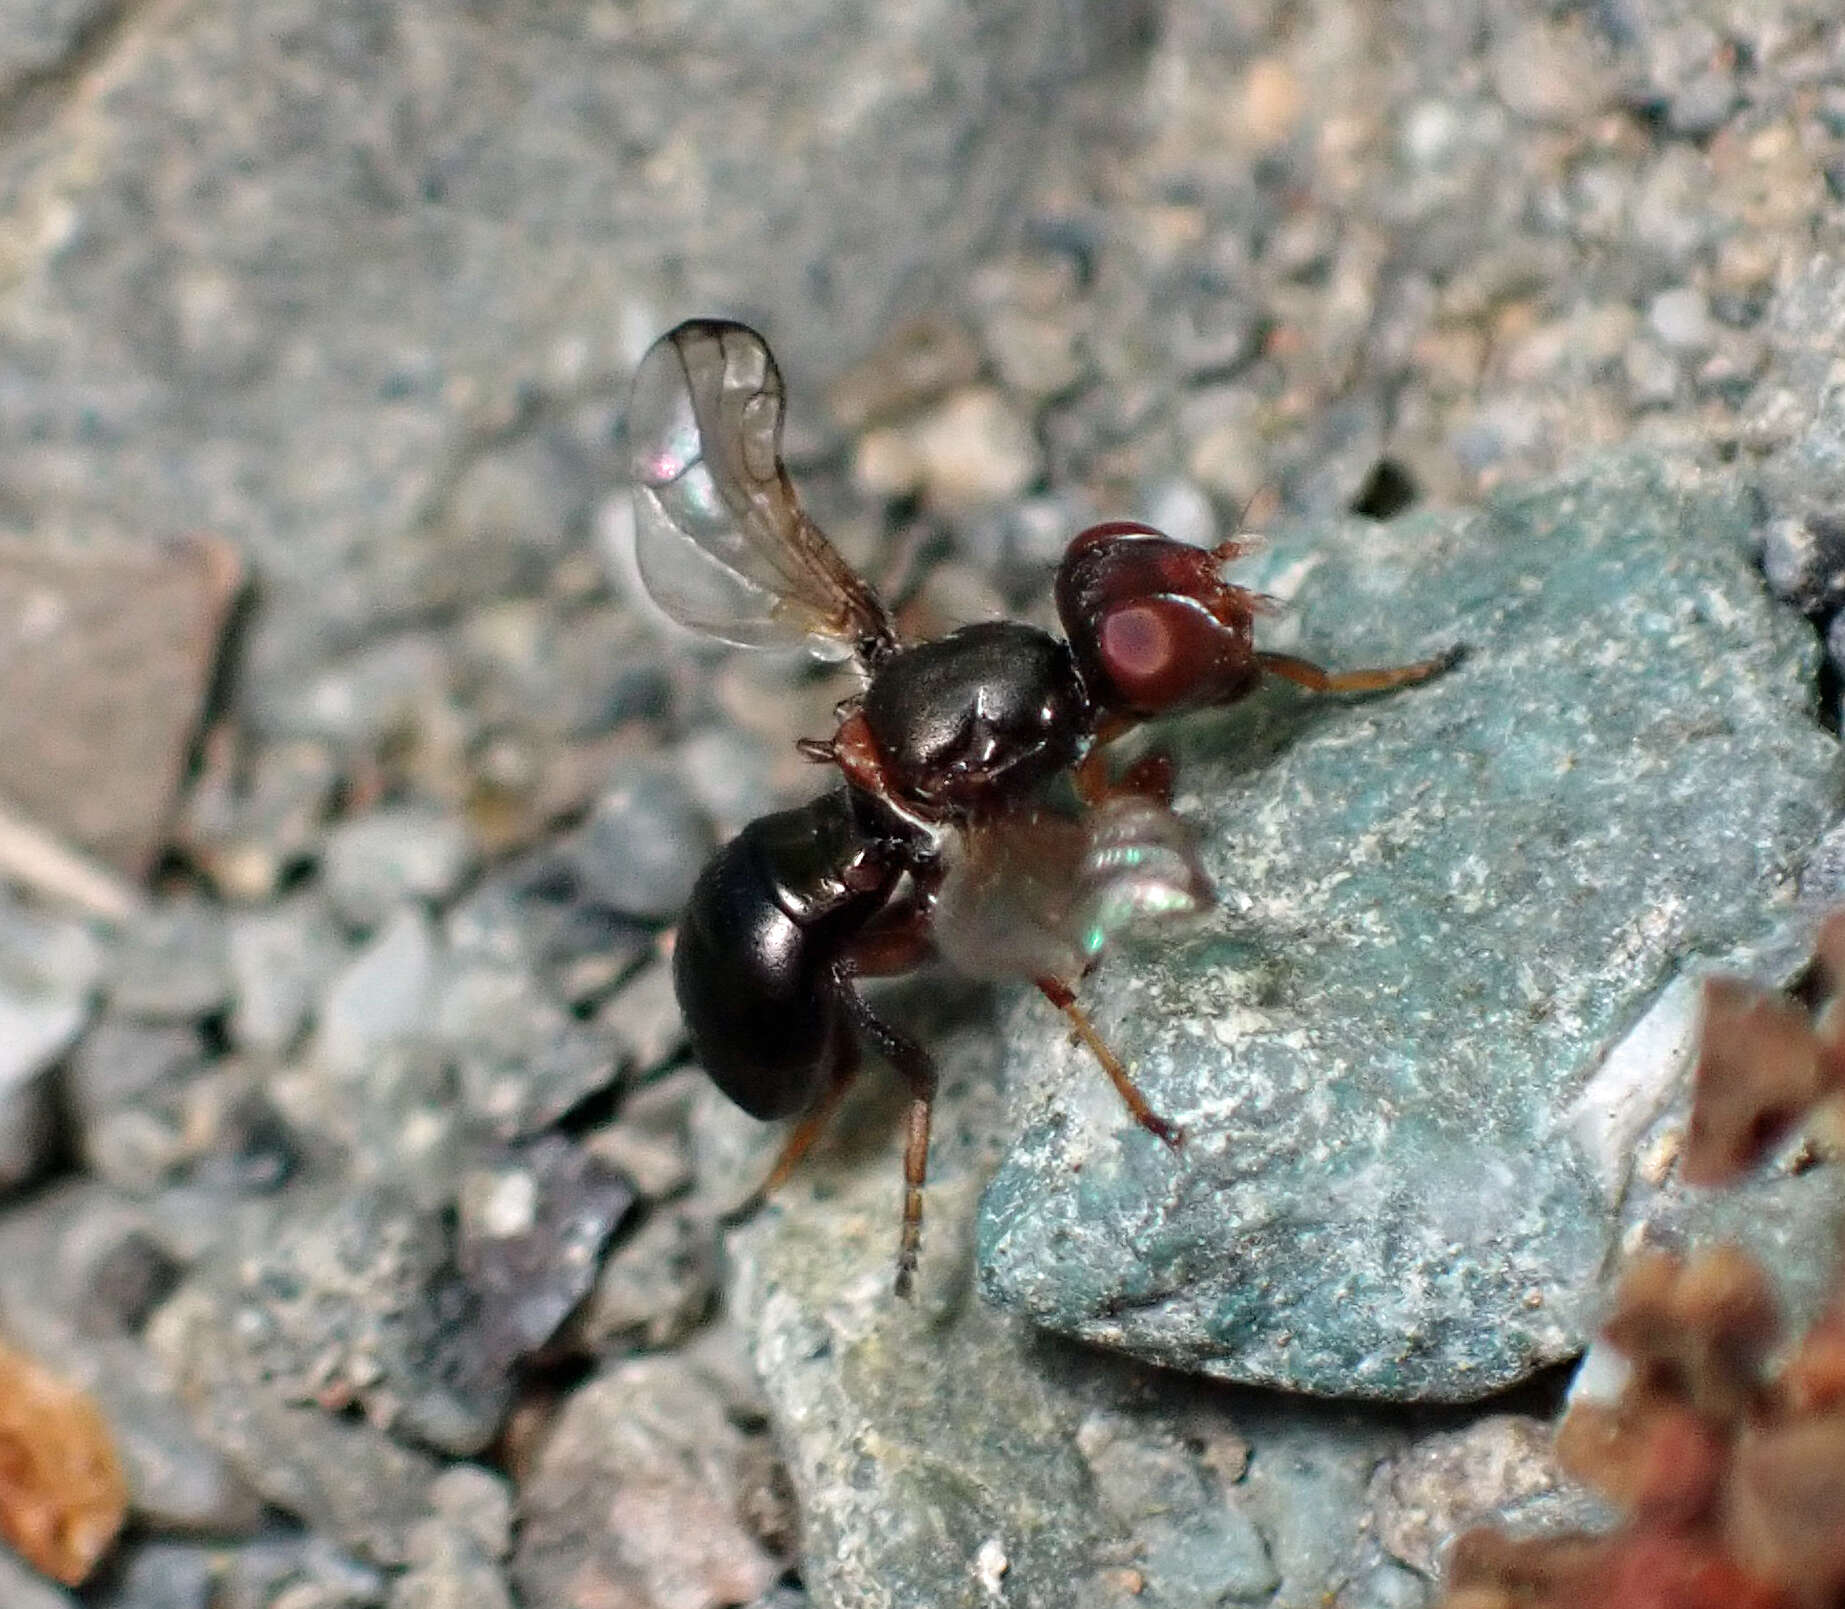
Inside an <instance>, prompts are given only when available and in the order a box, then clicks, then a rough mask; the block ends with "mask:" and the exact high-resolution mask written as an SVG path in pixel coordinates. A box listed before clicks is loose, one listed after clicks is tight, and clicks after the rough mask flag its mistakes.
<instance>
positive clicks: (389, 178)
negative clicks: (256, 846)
mask: <svg viewBox="0 0 1845 1609" xmlns="http://www.w3.org/2000/svg"><path fill="white" fill-rule="evenodd" d="M41 9H42V8H41ZM72 9H75V8H72ZM1103 9H1104V8H1099V7H1098V8H1093V10H1094V12H1095V13H1096V15H1095V16H1093V17H1092V16H1091V14H1090V10H1091V8H1081V7H1071V6H1069V5H1067V4H1065V3H1064V0H1034V3H1032V4H1030V5H1024V6H1019V7H1008V8H1005V9H1004V10H1001V11H995V12H992V13H991V14H988V13H986V12H980V13H975V12H971V11H969V10H968V9H967V8H966V7H964V6H961V5H958V4H951V3H948V0H927V3H925V4H917V5H913V6H908V7H905V8H903V9H902V10H901V11H900V12H891V11H890V10H889V8H887V7H884V6H881V5H875V4H870V3H867V0H848V3H844V4H841V3H839V0H802V3H800V4H798V5H790V6H786V7H783V8H780V9H778V10H777V11H776V12H775V14H774V15H773V17H767V16H765V15H764V14H763V13H762V11H761V9H760V8H759V7H758V6H756V5H754V4H750V3H738V0H726V3H724V4H719V5H699V6H687V5H684V4H670V5H665V6H661V7H657V8H655V7H647V8H642V9H640V10H627V9H623V10H619V11H616V12H606V13H605V12H601V11H599V10H596V9H595V8H589V7H582V6H566V7H564V8H562V9H561V10H558V11H557V12H555V13H554V14H550V15H547V16H544V17H538V16H520V17H512V16H507V17H503V18H501V19H499V21H498V22H496V24H495V25H494V26H493V27H492V28H490V29H487V30H485V31H483V30H482V29H481V28H479V27H478V26H477V25H476V23H475V22H474V21H473V20H472V19H470V18H469V17H467V16H464V15H463V14H461V13H458V12H456V11H454V10H453V9H452V8H450V7H446V6H442V5H433V4H429V3H427V0H390V3H388V4H385V5H382V6H380V7H378V8H377V9H376V10H373V11H368V12H367V13H366V15H365V16H364V17H363V18H362V19H356V20H355V19H351V18H342V17H337V16H334V15H331V14H329V13H328V12H327V11H326V10H325V8H324V7H322V6H320V5H318V4H316V3H313V0H261V3H260V4H259V5H258V6H257V7H256V9H255V10H251V9H249V8H248V7H247V6H245V5H242V4H225V3H221V0H214V3H212V4H209V5H207V6H205V7H203V8H202V9H200V10H198V11H190V12H187V13H186V14H184V15H183V16H182V15H178V14H175V15H174V16H171V17H163V18H160V19H156V20H155V21H154V22H153V23H152V24H150V25H149V26H148V27H147V28H144V29H143V28H136V29H130V30H124V33H125V37H124V39H123V40H122V41H121V44H120V48H119V49H118V50H117V52H116V53H115V54H114V55H113V56H112V57H111V59H110V62H109V72H108V83H107V92H106V93H97V94H94V95H83V96H74V97H70V98H69V99H68V100H67V101H66V102H65V103H64V104H63V106H62V108H61V115H60V116H59V117H58V118H57V119H55V120H54V121H52V122H50V123H49V124H48V126H47V127H46V129H45V130H44V137H43V139H42V140H38V139H35V140H32V141H28V142H24V143H25V144H26V145H27V146H28V147H29V149H28V150H26V151H24V152H22V153H20V154H19V155H17V156H15V157H14V158H13V161H12V164H11V165H10V166H11V171H0V183H3V184H5V186H6V188H7V189H8V193H9V194H12V195H15V196H18V197H19V198H20V199H19V200H18V202H17V205H18V206H19V208H20V209H22V215H25V216H29V217H31V218H33V219H37V220H40V222H39V223H36V224H33V225H31V226H29V227H28V229H27V232H26V235H24V236H22V240H24V239H27V238H29V239H30V241H31V242H32V244H31V245H30V246H29V247H25V248H22V252H23V254H22V256H21V258H20V260H19V261H18V262H17V264H16V266H15V272H14V275H13V278H12V281H11V283H10V287H9V291H8V295H7V297H6V298H5V305H4V307H0V324H3V325H4V334H3V335H0V339H3V340H4V342H5V344H6V347H7V350H8V354H9V360H10V361H9V387H8V394H7V400H6V407H7V418H8V422H9V426H10V429H9V435H10V436H11V438H12V439H13V440H14V442H15V444H16V446H17V449H18V450H17V453H16V456H15V460H14V473H13V476H12V478H11V480H10V482H9V486H10V503H9V507H8V510H7V511H6V516H5V523H6V524H8V525H17V526H18V527H19V528H20V529H22V530H30V531H32V532H33V534H34V536H35V538H41V539H42V538H45V537H48V536H51V535H56V534H62V533H63V531H65V530H66V529H71V530H75V531H79V532H83V533H85V534H89V533H96V532H100V533H108V534H114V533H122V534H124V535H127V534H136V535H139V534H141V533H145V532H149V531H152V532H156V533H177V532H181V531H185V530H188V529H192V528H195V527H201V526H202V527H207V528H210V529H212V530H214V531H217V532H219V533H221V534H222V535H223V536H225V537H226V538H228V539H229V540H230V541H231V542H232V543H234V544H235V545H236V546H237V548H238V549H239V550H240V551H242V552H244V553H245V554H247V555H248V556H249V558H250V559H251V561H252V564H253V567H254V568H255V569H256V570H257V571H258V572H260V574H261V577H262V581H263V592H264V602H263V604H262V605H261V606H260V608H259V610H258V615H257V619H256V621H255V622H254V626H253V634H252V638H251V655H250V659H249V662H248V664H247V667H246V668H247V670H248V673H249V675H250V677H251V678H252V680H251V683H250V688H251V704H252V707H253V708H255V709H257V710H259V711H262V712H264V713H268V712H269V711H270V709H271V708H272V707H273V706H274V705H279V704H281V703H283V702H285V701H286V700H287V699H288V698H289V697H290V695H291V694H292V692H293V690H294V688H295V687H296V686H298V685H299V681H300V677H301V674H302V672H303V671H304V670H311V669H312V667H314V666H315V665H317V664H319V663H320V662H321V661H322V660H323V658H324V656H325V654H326V653H327V651H328V650H329V649H330V648H333V649H337V648H341V647H351V646H355V645H356V644H357V643H359V642H360V641H362V640H363V639H364V638H365V636H366V635H367V634H368V633H370V632H371V631H374V630H376V629H377V628H379V627H380V626H381V625H386V624H390V623H394V622H398V621H402V620H406V619H417V618H423V617H427V616H428V615H430V614H431V613H433V612H436V611H442V610H446V609H453V608H455V607H457V606H465V605H466V604H468V603H471V602H475V601H480V600H484V599H493V598H497V597H499V596H502V595H504V594H505V593H506V592H507V591H510V590H514V589H516V588H517V586H518V585H519V584H520V583H521V581H523V580H525V579H526V578H528V577H529V575H530V574H531V572H532V571H533V569H534V568H538V567H542V566H543V565H544V564H545V563H546V562H547V561H548V560H549V559H550V558H552V557H553V556H554V551H555V543H556V539H557V537H556V533H557V532H558V531H559V530H560V529H562V530H564V531H566V532H574V531H577V530H579V529H581V528H582V527H584V526H585V525H586V524H587V520H588V516H589V510H588V508H587V507H586V506H585V502H586V497H585V493H584V491H583V489H584V488H591V487H595V486H597V485H598V484H601V485H606V484H607V483H608V482H609V480H611V479H612V478H613V475H612V472H613V470H614V467H615V464H614V460H615V454H614V453H613V451H611V450H610V448H609V443H608V442H606V441H604V442H603V443H601V444H600V445H601V447H602V450H603V456H602V457H601V458H599V459H594V460H592V461H591V462H589V463H587V464H585V465H584V466H582V471H581V472H580V473H578V474H577V475H576V476H575V478H574V480H573V481H572V482H571V483H570V484H569V485H568V486H567V487H565V489H564V491H563V492H562V493H561V494H559V495H558V496H557V497H556V501H555V504H554V507H553V509H552V511H551V515H550V517H549V518H548V519H546V520H544V521H542V522H541V523H540V528H539V529H537V530H536V531H534V530H532V529H530V528H529V522H528V523H527V524H521V523H514V524H513V525H511V526H510V527H508V526H507V525H506V523H505V522H501V521H495V520H493V519H491V518H490V517H489V515H490V513H491V510H490V509H487V510H485V511H483V508H482V504H483V497H482V490H483V489H482V488H481V487H480V485H479V479H480V472H479V471H478V470H477V469H476V465H477V464H479V463H480V462H482V461H484V460H489V459H494V458H499V457H502V456H504V455H506V454H508V453H510V452H512V451H514V450H515V449H516V448H517V447H518V446H519V445H520V443H521V442H522V441H524V440H526V439H529V438H530V437H531V436H532V435H533V434H535V433H536V431H537V425H536V424H535V423H534V421H541V420H543V419H544V418H545V417H546V416H547V415H548V414H550V413H553V412H555V411H556V409H555V408H554V407H548V406H545V404H547V403H549V404H558V405H562V406H569V405H570V404H573V403H575V402H577V401H579V400H581V399H582V398H584V397H598V398H611V397H617V396H620V395H621V394H623V393H624V391H625V387H626V377H627V373H628V371H629V369H630V367H631V365H632V363H633V361H634V359H635V357H636V356H638V353H639V350H640V348H641V347H642V346H644V345H645V344H646V341H647V340H648V339H650V338H651V337H652V336H653V335H654V334H657V333H658V332H659V330H660V329H663V328H664V327H665V326H666V325H667V324H669V323H671V322H673V320H674V319H676V318H679V317H683V316H686V315H688V314H691V313H694V312H699V311H706V310H709V309H711V308H713V307H731V308H738V309H743V308H751V307H753V308H757V309H760V310H765V311H768V312H773V313H774V314H775V315H776V316H775V318H774V320H773V330H772V333H773V336H774V339H775V341H776V343H777V349H778V351H780V352H782V354H783V356H784V358H785V360H786V361H788V362H789V364H790V365H791V371H792V372H794V373H797V374H799V375H800V376H801V380H800V382H799V383H800V384H802V385H805V386H814V387H816V388H817V386H818V384H819V383H820V381H821V380H822V379H823V378H824V375H823V373H822V370H823V368H824V367H825V366H828V365H831V366H837V365H838V364H839V363H840V362H841V361H842V356H843V355H845V354H853V353H858V352H862V351H863V350H864V349H865V348H866V347H867V346H868V345H869V344H870V342H871V341H872V339H873V338H874V337H875V336H876V335H877V334H878V333H879V332H881V331H882V330H883V329H884V328H886V327H887V326H888V324H889V323H890V321H891V319H892V317H893V313H894V312H895V311H896V310H898V309H901V308H903V307H906V306H914V305H916V301H917V299H919V298H924V297H926V296H927V295H928V294H929V291H930V288H931V286H932V285H940V286H944V287H948V286H952V285H953V284H954V283H955V281H956V279H957V277H958V276H959V274H960V273H961V272H962V270H963V268H964V265H965V264H966V262H967V261H968V260H969V258H970V256H971V255H972V254H973V253H974V252H976V251H977V250H979V249H980V247H981V246H982V245H983V244H985V243H986V242H987V241H989V240H990V239H991V238H992V237H993V236H994V235H996V234H997V232H998V231H999V230H1000V229H1001V228H1002V227H1004V226H1005V225H1006V224H1008V223H1009V222H1010V221H1011V219H1012V218H1013V217H1014V215H1015V213H1016V211H1017V208H1018V206H1019V204H1020V197H1021V193H1022V191H1023V190H1024V187H1025V186H1026V184H1027V182H1028V180H1029V178H1030V176H1031V174H1032V173H1033V172H1034V170H1035V168H1036V166H1037V163H1036V158H1037V156H1038V154H1039V152H1040V151H1041V149H1042V148H1043V146H1044V143H1045V140H1046V131H1047V126H1048V123H1049V113H1050V111H1051V110H1052V108H1053V107H1054V106H1055V105H1056V103H1057V101H1058V100H1059V98H1060V96H1061V94H1062V93H1063V91H1064V90H1066V89H1067V88H1068V86H1069V85H1070V84H1071V83H1072V81H1073V80H1074V79H1075V78H1076V77H1077V76H1078V75H1079V74H1080V73H1081V72H1082V71H1083V70H1084V68H1085V67H1086V66H1087V65H1089V62H1088V59H1087V55H1088V49H1089V47H1090V46H1091V44H1092V43H1093V41H1094V39H1095V38H1096V37H1097V36H1099V35H1100V34H1101V31H1102V29H1103V27H1104V25H1105V19H1104V18H1103V16H1102V15H1101V13H1102V11H1103ZM62 15H63V12H62V8H60V9H58V10H54V12H53V13H52V15H51V16H50V17H49V18H46V19H44V20H42V21H38V22H36V23H35V24H34V27H33V29H32V35H33V36H34V37H37V36H44V37H45V38H46V39H47V41H48V43H47V44H45V45H37V46H34V47H33V54H34V55H38V56H43V54H44V53H45V52H46V51H47V50H56V49H57V48H59V47H58V45H57V43H56V41H57V40H58V39H59V37H60V36H63V35H67V34H68V33H69V31H70V29H71V28H72V27H73V26H81V24H80V22H79V23H70V22H65V21H62V20H61V18H62ZM80 15H81V12H79V16H80ZM28 59H30V57H29V58H28ZM19 70H20V67H19V66H18V65H17V64H16V65H15V66H14V67H13V69H12V71H13V72H14V73H17V72H18V71H19ZM5 71H6V63H5V62H4V60H0V74H4V73H5ZM232 80H234V82H235V84H236V95H235V105H234V107H233V106H227V105H225V104H223V95H224V90H225V86H226V84H227V82H229V81H232ZM0 81H4V80H3V78H0ZM214 103H216V104H215V109H214V110H213V111H212V112H210V113H209V114H205V113H201V111H200V110H199V109H200V108H201V107H203V106H207V105H213V104H214ZM150 197H158V198H160V199H159V202H158V210H159V211H160V213H161V217H162V225H161V227H160V228H159V229H158V230H150V229H149V228H148V225H147V216H148V207H149V204H150V203H149V198H150ZM51 220H57V221H56V222H55V224H54V223H52V222H51ZM437 284H439V285H442V286H443V287H445V290H444V293H443V294H441V295H435V296H431V295H415V294H410V293H409V292H408V291H407V287H411V286H416V285H437ZM758 316H761V315H760V314H759V315H758ZM535 403H536V404H539V406H537V407H534V406H533V404H535ZM802 414H803V417H814V418H817V417H818V413H817V410H816V409H815V408H814V407H813V398H812V394H811V393H810V397H809V404H808V406H806V407H804V408H803V409H802ZM202 441H203V442H209V443H210V444H211V450H210V451H208V452H201V451H199V450H198V448H199V444H200V442H202ZM487 490H489V491H490V490H491V488H488V489H487ZM533 544H536V546H534V545H533ZM124 707H126V706H124ZM277 713H278V718H279V711H278V712H277Z"/></svg>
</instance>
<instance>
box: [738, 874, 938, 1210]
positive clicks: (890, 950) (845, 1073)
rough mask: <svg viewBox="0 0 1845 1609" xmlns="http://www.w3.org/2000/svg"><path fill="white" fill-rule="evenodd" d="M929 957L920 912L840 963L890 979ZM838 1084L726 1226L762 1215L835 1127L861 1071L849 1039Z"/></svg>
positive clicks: (823, 1095) (855, 973) (852, 973)
mask: <svg viewBox="0 0 1845 1609" xmlns="http://www.w3.org/2000/svg"><path fill="white" fill-rule="evenodd" d="M928 958H929V939H928V927H927V923H926V922H925V920H924V914H923V913H922V912H921V911H919V910H915V909H911V910H907V911H903V912H901V913H900V914H899V915H898V916H897V918H896V919H895V920H893V921H889V922H886V923H883V924H881V925H879V926H877V927H874V928H871V929H869V930H868V931H866V932H864V933H861V934H860V935H859V936H858V938H857V939H855V940H854V941H853V943H852V946H851V949H850V950H849V951H848V952H847V958H846V960H845V961H843V962H842V963H841V964H840V968H839V976H840V977H841V978H842V979H850V978H855V977H857V978H887V977H893V976H895V975H897V974H898V973H902V972H911V971H914V970H915V969H916V968H917V967H919V966H921V965H922V963H923V962H924V961H926V960H927V959H928ZM844 987H845V989H846V991H847V994H848V995H849V997H850V1000H851V1002H852V1005H853V1006H854V1007H855V1008H856V1009H855V1010H854V1012H853V1015H854V1019H855V1020H857V1018H858V1014H859V1012H860V1011H863V1010H864V1006H863V1002H862V1001H860V1000H859V998H858V995H857V993H856V991H854V990H853V989H852V987H851V984H850V983H849V982H846V983H845V984H844ZM846 1045H847V1048H846V1050H845V1051H844V1052H843V1053H842V1055H841V1058H840V1063H839V1066H838V1067H837V1068H836V1069H835V1071H834V1074H833V1078H832V1081H831V1082H830V1083H829V1084H828V1085H827V1087H826V1088H825V1089H824V1090H822V1091H821V1092H820V1098H819V1099H818V1100H816V1101H815V1102H814V1104H813V1105H812V1106H811V1107H809V1108H808V1109H807V1111H806V1112H804V1113H803V1114H802V1115H801V1117H800V1118H799V1119H798V1120H797V1121H796V1123H795V1125H794V1127H793V1128H792V1129H790V1130H789V1131H788V1138H787V1139H786V1140H785V1141H783V1142H782V1148H781V1150H780V1151H779V1152H777V1153H776V1157H775V1163H774V1165H773V1166H772V1167H771V1168H770V1169H769V1171H768V1173H767V1174H766V1175H765V1176H764V1178H763V1181H762V1183H761V1184H759V1185H758V1186H757V1187H756V1188H755V1189H754V1190H752V1191H751V1192H750V1193H749V1194H748V1195H747V1196H745V1197H744V1198H743V1200H742V1201H741V1202H739V1203H738V1204H737V1205H736V1206H735V1207H733V1208H732V1209H731V1210H730V1211H729V1212H727V1213H725V1214H724V1219H723V1221H724V1222H725V1223H726V1224H736V1223H742V1222H743V1221H744V1220H745V1219H748V1218H751V1217H754V1216H755V1214H756V1213H758V1212H759V1211H761V1210H762V1207H763V1204H764V1203H765V1202H766V1201H767V1200H768V1199H769V1197H770V1196H772V1195H774V1194H775V1192H776V1191H777V1190H779V1189H780V1188H781V1187H782V1186H783V1185H784V1184H786V1183H787V1182H788V1180H789V1179H790V1177H792V1176H793V1173H794V1170H795V1169H796V1168H798V1167H799V1166H800V1165H801V1163H802V1162H803V1161H804V1160H805V1159H806V1156H807V1153H808V1152H809V1151H811V1150H813V1148H814V1145H815V1143H816V1142H817V1141H818V1140H819V1138H820V1136H821V1135H822V1134H823V1133H824V1132H825V1131H826V1126H827V1124H829V1123H830V1122H832V1120H833V1117H834V1114H835V1113H837V1112H838V1110H839V1103H840V1102H841V1101H842V1100H844V1099H845V1095H846V1091H847V1089H849V1088H850V1087H851V1084H852V1079H853V1077H854V1076H855V1075H856V1074H857V1072H858V1045H857V1041H856V1040H853V1039H851V1038H850V1037H848V1039H847V1041H846Z"/></svg>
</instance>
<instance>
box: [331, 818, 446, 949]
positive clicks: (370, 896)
mask: <svg viewBox="0 0 1845 1609" xmlns="http://www.w3.org/2000/svg"><path fill="white" fill-rule="evenodd" d="M471 860H472V846H471V844H470V843H469V840H468V833H467V829H466V827H465V826H463V824H462V822H461V820H460V818H459V817H457V816H453V815H450V814H448V813H446V812H444V811H441V810H435V809H431V808H429V807H427V806H420V805H393V806H387V807H386V808H384V809H381V810H375V811H373V812H372V813H371V814H370V815H365V816H358V817H355V818H353V819H352V820H350V821H344V822H341V823H340V825H339V826H337V827H335V828H334V829H333V830H332V831H331V832H329V833H328V834H327V842H326V847H325V849H324V850H323V852H322V855H321V876H322V878H323V880H324V881H325V884H326V888H327V893H328V894H329V895H330V896H331V898H332V900H333V904H334V907H335V908H336V909H337V910H338V911H339V913H340V915H341V916H342V917H344V918H345V919H346V921H347V922H348V923H350V924H351V925H352V926H353V927H356V928H366V929H369V928H372V927H375V926H377V924H378V923H379V922H380V921H382V920H383V919H384V917H385V916H386V915H387V914H388V913H389V912H391V911H392V910H394V909H395V908H396V907H397V906H399V905H401V904H404V903H405V902H406V901H409V900H412V899H421V900H428V901H431V902H439V901H442V900H445V899H447V898H448V897H449V896H450V895H451V894H453V893H454V892H455V890H456V889H457V888H458V887H459V886H460V884H461V880H462V878H463V877H464V876H466V875H467V872H468V868H469V864H470V862H471Z"/></svg>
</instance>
